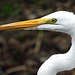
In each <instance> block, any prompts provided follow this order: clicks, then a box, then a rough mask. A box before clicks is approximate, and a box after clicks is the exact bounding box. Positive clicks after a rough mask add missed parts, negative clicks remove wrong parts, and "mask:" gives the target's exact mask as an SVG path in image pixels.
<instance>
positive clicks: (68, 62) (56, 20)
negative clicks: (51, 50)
mask: <svg viewBox="0 0 75 75" xmlns="http://www.w3.org/2000/svg"><path fill="white" fill-rule="evenodd" d="M14 29H33V30H34V29H35V30H53V31H58V32H64V33H67V34H69V35H70V36H71V37H72V46H71V48H70V50H69V51H68V52H67V53H64V54H55V55H52V56H51V57H50V58H49V59H47V60H46V61H45V62H44V63H43V64H42V65H41V67H40V68H39V70H38V72H37V75H56V74H57V73H58V72H61V71H65V70H71V69H73V68H75V15H74V14H73V13H72V12H67V11H57V12H54V13H51V14H49V15H47V16H44V17H42V18H40V19H35V20H29V21H22V22H16V23H11V24H6V25H1V26H0V30H14Z"/></svg>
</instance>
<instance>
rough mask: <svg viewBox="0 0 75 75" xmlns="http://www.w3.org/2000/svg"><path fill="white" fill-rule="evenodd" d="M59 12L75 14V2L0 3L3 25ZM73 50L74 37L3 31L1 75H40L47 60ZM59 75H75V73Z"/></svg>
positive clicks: (0, 0) (7, 0)
mask: <svg viewBox="0 0 75 75" xmlns="http://www.w3.org/2000/svg"><path fill="white" fill-rule="evenodd" d="M59 10H66V11H71V12H74V13H75V0H0V25H2V24H6V23H11V22H18V21H24V20H29V19H34V18H39V17H42V16H45V15H47V14H50V13H52V12H54V11H59ZM63 15H64V14H63ZM70 46H71V37H70V36H69V35H67V34H63V33H59V32H53V31H24V30H17V31H15V30H14V31H10V30H8V31H0V75H37V71H38V68H39V67H40V65H41V64H42V63H43V62H44V61H45V60H46V59H48V58H49V57H50V56H51V55H53V54H58V53H65V52H67V51H68V50H69V48H70ZM57 75H75V70H74V69H73V70H71V71H66V72H60V73H58V74H57Z"/></svg>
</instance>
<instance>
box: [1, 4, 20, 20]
mask: <svg viewBox="0 0 75 75" xmlns="http://www.w3.org/2000/svg"><path fill="white" fill-rule="evenodd" d="M19 12H20V8H18V7H16V6H15V4H13V3H7V4H4V5H2V7H1V8H0V18H1V19H2V18H7V17H9V16H11V15H13V14H14V15H16V14H18V13H19Z"/></svg>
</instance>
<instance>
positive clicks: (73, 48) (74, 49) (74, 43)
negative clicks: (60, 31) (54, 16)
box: [67, 34, 75, 57]
mask: <svg viewBox="0 0 75 75" xmlns="http://www.w3.org/2000/svg"><path fill="white" fill-rule="evenodd" d="M71 38H72V41H71V43H72V46H71V48H70V50H69V51H68V52H67V53H68V54H70V56H73V57H74V56H75V34H73V35H71Z"/></svg>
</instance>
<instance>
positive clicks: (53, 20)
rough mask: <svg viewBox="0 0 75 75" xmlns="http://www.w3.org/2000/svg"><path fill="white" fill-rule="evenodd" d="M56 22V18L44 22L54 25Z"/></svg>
mask: <svg viewBox="0 0 75 75" xmlns="http://www.w3.org/2000/svg"><path fill="white" fill-rule="evenodd" d="M56 22H57V19H56V18H51V19H48V20H47V21H46V24H55V23H56Z"/></svg>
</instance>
